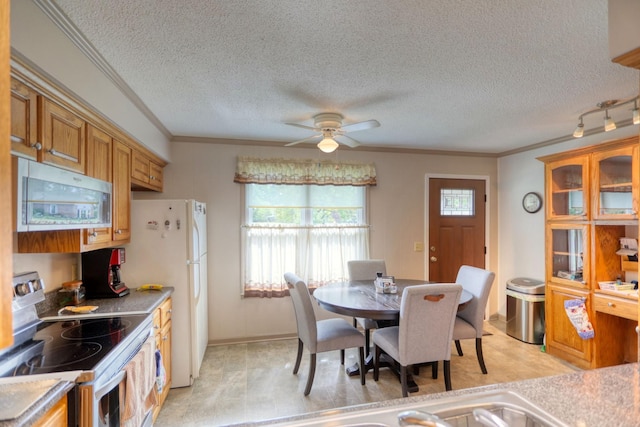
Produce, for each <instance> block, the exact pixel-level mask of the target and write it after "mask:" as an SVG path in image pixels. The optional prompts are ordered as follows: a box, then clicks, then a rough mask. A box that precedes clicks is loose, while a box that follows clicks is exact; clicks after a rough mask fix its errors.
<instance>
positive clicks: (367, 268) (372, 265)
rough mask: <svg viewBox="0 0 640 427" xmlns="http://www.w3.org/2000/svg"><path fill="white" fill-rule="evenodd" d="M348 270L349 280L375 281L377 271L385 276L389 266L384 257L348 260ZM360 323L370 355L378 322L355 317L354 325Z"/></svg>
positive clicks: (366, 350) (367, 353) (366, 351)
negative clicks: (372, 332)
mask: <svg viewBox="0 0 640 427" xmlns="http://www.w3.org/2000/svg"><path fill="white" fill-rule="evenodd" d="M347 270H348V271H349V280H371V282H373V280H374V279H375V278H376V274H377V273H382V275H383V276H384V275H386V274H387V266H386V264H385V262H384V260H383V259H363V260H353V261H347ZM358 325H360V327H362V329H363V330H364V337H365V353H366V355H367V356H368V355H369V348H370V345H371V329H376V328H377V327H378V322H376V321H375V320H373V319H366V318H362V317H354V318H353V326H356V327H357V326H358Z"/></svg>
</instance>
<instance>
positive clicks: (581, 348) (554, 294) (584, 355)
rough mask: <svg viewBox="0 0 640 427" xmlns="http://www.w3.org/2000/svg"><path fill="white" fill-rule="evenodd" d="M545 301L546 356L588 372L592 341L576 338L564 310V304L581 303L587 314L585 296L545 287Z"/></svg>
mask: <svg viewBox="0 0 640 427" xmlns="http://www.w3.org/2000/svg"><path fill="white" fill-rule="evenodd" d="M545 298H546V299H545V317H546V318H545V331H546V349H547V353H549V354H551V355H554V356H558V357H560V358H562V359H565V360H568V361H570V362H571V363H573V364H575V365H577V366H580V367H582V368H585V369H586V368H589V367H590V364H591V351H592V350H591V347H592V345H593V340H592V339H587V340H583V339H582V338H580V336H579V335H578V332H577V331H576V328H575V327H574V326H573V324H572V323H571V321H570V320H569V317H568V316H567V314H566V311H565V308H564V302H565V301H566V300H572V299H583V300H584V301H585V304H586V307H587V312H589V313H590V312H591V308H590V305H591V301H590V298H589V292H587V291H580V290H577V289H571V288H566V287H562V286H556V285H553V284H550V285H549V284H548V285H547V293H546V297H545ZM596 333H597V332H596Z"/></svg>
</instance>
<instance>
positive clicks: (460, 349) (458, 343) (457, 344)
mask: <svg viewBox="0 0 640 427" xmlns="http://www.w3.org/2000/svg"><path fill="white" fill-rule="evenodd" d="M456 350H458V356H464V354H462V347H461V346H460V340H456Z"/></svg>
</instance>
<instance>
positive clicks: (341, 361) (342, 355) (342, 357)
mask: <svg viewBox="0 0 640 427" xmlns="http://www.w3.org/2000/svg"><path fill="white" fill-rule="evenodd" d="M340 364H341V365H344V348H343V349H342V350H340Z"/></svg>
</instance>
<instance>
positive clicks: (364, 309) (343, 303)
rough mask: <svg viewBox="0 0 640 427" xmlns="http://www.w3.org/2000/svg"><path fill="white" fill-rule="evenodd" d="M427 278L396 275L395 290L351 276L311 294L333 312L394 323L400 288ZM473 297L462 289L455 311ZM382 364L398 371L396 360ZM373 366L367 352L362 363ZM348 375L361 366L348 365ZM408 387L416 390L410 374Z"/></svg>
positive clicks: (422, 281) (396, 317) (425, 282)
mask: <svg viewBox="0 0 640 427" xmlns="http://www.w3.org/2000/svg"><path fill="white" fill-rule="evenodd" d="M428 283H434V282H429V281H426V280H414V279H395V284H396V287H397V292H396V293H378V292H376V287H375V284H374V282H373V280H350V281H346V282H336V283H331V284H328V285H325V286H322V287H320V288H317V289H315V290H314V292H313V296H314V298H315V299H316V301H317V302H318V305H319V306H320V307H322V308H324V309H325V310H328V311H331V312H333V313H337V314H342V315H344V316H349V317H362V318H366V319H373V320H377V321H378V327H386V326H392V325H397V324H398V320H399V318H400V302H401V300H402V291H403V290H404V288H406V287H407V286H415V285H424V284H428ZM472 299H473V294H472V293H471V292H469V291H466V290H464V289H463V290H462V293H461V294H460V302H459V304H458V311H460V310H464V308H465V307H466V305H467V304H468V303H469V301H471V300H472ZM384 365H385V366H388V367H390V368H392V371H394V373H396V375H398V372H397V366H396V365H397V364H396V363H393V362H392V361H385V363H384ZM372 368H373V357H372V354H369V356H368V357H367V360H366V363H365V369H366V370H367V371H368V370H369V369H372ZM347 374H348V375H349V376H356V375H360V367H359V366H358V364H357V363H356V364H355V365H353V366H350V367H348V368H347ZM408 383H409V391H410V392H411V393H415V392H416V391H418V386H417V384H416V383H415V382H414V381H413V379H412V378H411V377H410V378H409V379H408Z"/></svg>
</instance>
